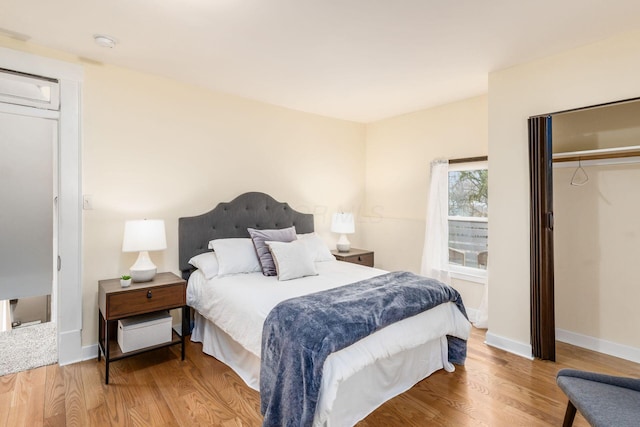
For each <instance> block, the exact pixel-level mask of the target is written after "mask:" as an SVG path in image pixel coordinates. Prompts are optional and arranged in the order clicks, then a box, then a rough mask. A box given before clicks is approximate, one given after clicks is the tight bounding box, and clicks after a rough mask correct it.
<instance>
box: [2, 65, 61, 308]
mask: <svg viewBox="0 0 640 427" xmlns="http://www.w3.org/2000/svg"><path fill="white" fill-rule="evenodd" d="M4 77H6V75H0V204H1V208H0V301H2V300H11V299H20V298H28V297H36V296H50V295H52V293H54V292H55V289H54V284H55V277H56V275H55V270H56V269H55V264H56V263H55V258H56V257H57V251H56V248H55V246H56V234H57V233H56V231H57V227H56V222H57V220H56V214H55V211H54V210H55V203H54V201H55V197H56V194H57V182H58V179H57V175H58V173H57V172H58V171H57V170H56V169H57V168H56V166H55V165H56V164H57V162H56V153H57V145H58V119H57V115H58V113H57V112H54V111H47V110H46V108H51V107H53V108H52V109H54V108H55V109H57V92H56V100H55V104H50V103H49V104H48V105H47V106H45V107H44V109H43V106H42V105H38V107H37V108H34V106H33V100H31V99H28V98H29V96H28V95H29V92H27V93H23V92H22V89H29V90H37V92H38V94H42V93H45V95H47V96H46V98H50V95H49V94H50V93H51V88H52V83H51V82H49V81H44V82H43V83H44V84H40V83H39V82H40V80H38V79H30V78H29V79H27V78H22V77H21V81H18V82H16V77H15V76H13V75H9V76H8V77H9V78H8V79H5V78H4ZM16 83H17V84H16ZM42 88H45V89H44V90H42ZM53 88H54V90H55V91H57V87H56V86H53ZM25 95H27V96H25ZM36 102H42V101H41V100H36ZM36 105H37V104H36ZM52 301H55V298H54V299H52ZM54 304H55V303H54ZM47 308H48V307H47ZM52 309H54V310H55V307H52Z"/></svg>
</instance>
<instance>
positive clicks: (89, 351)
mask: <svg viewBox="0 0 640 427" xmlns="http://www.w3.org/2000/svg"><path fill="white" fill-rule="evenodd" d="M97 357H98V344H92V345H86V346H84V347H82V360H90V359H95V358H97Z"/></svg>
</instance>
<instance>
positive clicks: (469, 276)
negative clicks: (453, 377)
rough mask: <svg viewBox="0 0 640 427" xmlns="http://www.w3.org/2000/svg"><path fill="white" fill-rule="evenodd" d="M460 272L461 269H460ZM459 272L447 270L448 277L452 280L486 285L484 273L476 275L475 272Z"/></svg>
mask: <svg viewBox="0 0 640 427" xmlns="http://www.w3.org/2000/svg"><path fill="white" fill-rule="evenodd" d="M460 270H462V269H460ZM460 270H458V269H455V270H449V276H450V277H451V278H452V279H457V280H464V281H467V282H474V283H479V284H481V285H486V284H487V274H486V273H484V274H482V273H476V272H475V271H460ZM465 270H466V269H465Z"/></svg>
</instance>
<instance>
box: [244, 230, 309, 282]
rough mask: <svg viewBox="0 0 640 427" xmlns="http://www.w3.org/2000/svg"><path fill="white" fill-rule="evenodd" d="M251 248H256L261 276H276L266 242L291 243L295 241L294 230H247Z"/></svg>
mask: <svg viewBox="0 0 640 427" xmlns="http://www.w3.org/2000/svg"><path fill="white" fill-rule="evenodd" d="M247 231H249V235H250V236H251V240H253V246H254V247H255V248H256V253H257V254H258V259H259V260H260V266H261V267H262V274H264V275H265V276H277V275H278V272H277V270H276V264H275V263H274V262H273V256H272V255H271V252H270V251H269V247H268V246H267V244H266V242H293V241H294V240H296V239H297V236H296V228H295V227H289V228H281V229H278V230H256V229H255V228H247Z"/></svg>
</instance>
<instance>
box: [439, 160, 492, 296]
mask: <svg viewBox="0 0 640 427" xmlns="http://www.w3.org/2000/svg"><path fill="white" fill-rule="evenodd" d="M482 169H486V170H487V171H488V170H489V161H488V160H472V161H469V162H459V163H449V168H448V172H460V171H469V170H482ZM447 175H448V174H447ZM448 196H449V194H448V192H447V200H448ZM447 204H448V202H447ZM487 204H488V202H487ZM451 220H453V221H456V220H458V221H460V220H470V221H477V222H486V223H488V222H489V215H487V216H486V217H466V216H453V215H447V224H448V223H449V221H451ZM449 275H450V276H451V277H452V278H454V279H461V280H466V281H469V282H476V283H482V284H486V283H487V270H486V269H482V268H475V267H466V266H463V265H459V264H451V263H450V262H449Z"/></svg>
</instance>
